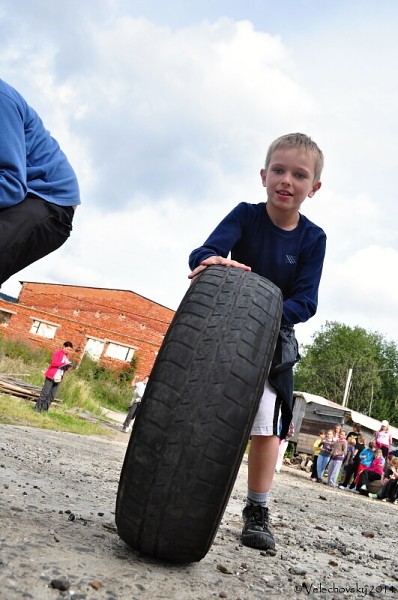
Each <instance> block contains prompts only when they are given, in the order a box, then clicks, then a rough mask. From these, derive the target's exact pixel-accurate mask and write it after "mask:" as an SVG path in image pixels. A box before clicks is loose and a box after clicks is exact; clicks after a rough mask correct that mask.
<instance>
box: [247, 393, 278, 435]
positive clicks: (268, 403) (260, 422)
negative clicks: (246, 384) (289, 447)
mask: <svg viewBox="0 0 398 600" xmlns="http://www.w3.org/2000/svg"><path fill="white" fill-rule="evenodd" d="M280 429H281V408H280V404H279V402H277V401H276V391H275V390H274V388H273V387H271V386H270V384H269V383H268V381H267V382H266V384H265V386H264V391H263V395H262V396H261V400H260V405H259V407H258V411H257V414H256V416H255V417H254V422H253V426H252V429H251V432H250V435H279V432H280Z"/></svg>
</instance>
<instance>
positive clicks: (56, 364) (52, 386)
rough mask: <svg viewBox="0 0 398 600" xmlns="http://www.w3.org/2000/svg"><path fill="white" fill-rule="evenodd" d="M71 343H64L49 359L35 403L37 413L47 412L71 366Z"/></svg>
mask: <svg viewBox="0 0 398 600" xmlns="http://www.w3.org/2000/svg"><path fill="white" fill-rule="evenodd" d="M72 349H73V344H72V342H64V344H63V346H62V348H61V349H60V350H56V351H55V352H54V354H53V355H52V357H51V362H50V365H49V367H48V369H47V371H46V372H45V374H44V375H45V378H46V379H45V381H44V385H43V389H42V390H41V392H40V396H39V397H38V399H37V401H36V410H37V412H43V411H48V409H49V408H50V404H51V402H52V401H53V400H54V397H55V392H56V391H57V388H58V386H59V384H60V382H61V381H62V378H63V376H64V374H65V371H66V370H67V369H69V368H70V367H72V366H73V363H72V362H71V361H70V359H69V355H70V352H71V350H72Z"/></svg>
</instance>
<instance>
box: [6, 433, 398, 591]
mask: <svg viewBox="0 0 398 600" xmlns="http://www.w3.org/2000/svg"><path fill="white" fill-rule="evenodd" d="M117 429H118V430H119V429H120V428H119V426H117V427H116V426H115V427H114V434H113V438H114V439H112V440H104V439H100V438H98V437H97V438H95V437H82V436H78V435H74V434H69V433H55V432H50V431H45V430H40V429H32V428H28V427H16V426H11V425H0V598H1V599H3V598H4V599H5V600H14V599H20V598H33V599H35V600H47V599H48V600H50V599H51V600H60V599H61V598H69V597H70V598H76V599H87V600H92V599H93V600H94V599H95V600H114V599H115V600H125V599H126V600H134V599H137V600H138V599H141V600H142V599H144V600H146V599H148V600H149V599H151V600H152V599H162V600H163V599H164V600H170V599H176V600H193V599H195V600H208V599H211V598H227V599H228V600H243V599H245V600H246V599H249V600H250V599H252V598H253V599H257V598H258V599H260V598H261V599H262V600H265V599H268V598H271V599H272V598H280V597H282V598H288V599H295V598H316V599H319V598H327V599H329V598H330V599H332V598H336V599H337V598H339V599H341V598H355V599H357V598H365V597H367V596H370V597H374V598H383V599H384V598H386V599H387V598H395V599H397V598H398V558H397V541H398V533H397V532H398V528H397V525H398V505H392V504H389V503H384V502H380V501H376V500H370V499H368V498H364V497H362V496H359V495H355V494H350V493H348V492H344V491H341V490H334V489H331V488H328V487H327V486H325V485H321V484H314V483H312V482H311V481H310V480H309V479H308V475H307V474H306V473H305V472H303V471H300V470H298V469H295V468H293V467H284V469H283V470H282V472H281V473H280V474H279V475H276V476H275V484H274V488H273V492H272V498H271V502H270V509H271V519H272V528H273V532H274V535H275V538H276V542H277V550H276V552H275V553H268V554H267V553H265V552H259V551H256V550H252V549H250V548H245V547H244V546H242V545H241V544H240V540H239V536H240V529H241V519H240V514H241V510H242V507H243V499H244V496H245V490H246V476H247V465H246V462H245V460H244V461H243V463H242V466H241V469H240V472H239V475H238V478H237V481H236V484H235V488H234V491H233V493H232V496H231V499H230V502H229V504H228V507H227V510H226V512H225V514H224V518H223V521H222V524H221V527H220V529H219V532H218V534H217V536H216V539H215V541H214V544H213V547H212V548H211V550H210V552H209V553H208V555H207V556H206V557H205V558H204V559H203V560H202V561H201V562H200V563H195V564H192V565H188V566H180V565H177V566H176V565H170V564H165V563H161V562H159V561H156V560H154V559H152V558H148V557H145V556H142V555H141V554H139V553H137V552H134V551H132V550H131V549H130V548H129V547H128V546H126V544H124V542H122V541H121V540H120V539H119V537H118V535H117V532H116V529H115V524H114V510H115V500H116V493H117V486H118V477H119V473H120V469H121V465H122V461H123V457H124V453H125V449H126V445H127V435H126V434H122V433H120V432H119V431H117ZM54 586H55V587H54ZM62 588H65V589H64V590H63V589H62Z"/></svg>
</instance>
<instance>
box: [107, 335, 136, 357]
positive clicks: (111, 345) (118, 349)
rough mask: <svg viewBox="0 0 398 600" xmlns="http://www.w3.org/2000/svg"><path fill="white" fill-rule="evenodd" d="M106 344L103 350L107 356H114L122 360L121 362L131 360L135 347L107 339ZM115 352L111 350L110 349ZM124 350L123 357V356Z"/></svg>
mask: <svg viewBox="0 0 398 600" xmlns="http://www.w3.org/2000/svg"><path fill="white" fill-rule="evenodd" d="M107 342H108V345H107V347H106V350H105V356H107V357H108V358H114V359H116V360H122V361H123V362H131V361H132V359H133V356H134V354H135V351H136V349H137V348H135V347H134V346H130V345H128V344H121V343H120V342H114V341H112V340H107ZM113 349H114V350H115V352H112V350H113ZM123 351H124V357H123Z"/></svg>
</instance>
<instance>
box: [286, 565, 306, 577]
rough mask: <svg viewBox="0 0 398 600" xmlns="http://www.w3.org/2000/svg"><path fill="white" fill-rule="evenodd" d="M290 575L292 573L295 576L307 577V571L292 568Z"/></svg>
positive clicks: (301, 568)
mask: <svg viewBox="0 0 398 600" xmlns="http://www.w3.org/2000/svg"><path fill="white" fill-rule="evenodd" d="M289 573H292V574H293V575H306V574H307V569H304V567H299V566H295V567H290V569H289Z"/></svg>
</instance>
